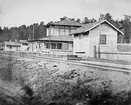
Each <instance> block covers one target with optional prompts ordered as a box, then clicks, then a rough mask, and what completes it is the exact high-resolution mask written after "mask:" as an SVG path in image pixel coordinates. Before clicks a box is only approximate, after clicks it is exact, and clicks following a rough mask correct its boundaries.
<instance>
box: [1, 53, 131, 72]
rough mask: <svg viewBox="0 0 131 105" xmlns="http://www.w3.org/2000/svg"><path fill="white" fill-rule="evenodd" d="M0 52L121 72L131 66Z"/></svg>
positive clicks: (129, 69)
mask: <svg viewBox="0 0 131 105" xmlns="http://www.w3.org/2000/svg"><path fill="white" fill-rule="evenodd" d="M0 54H4V55H6V56H9V57H25V58H30V59H36V60H43V59H44V60H46V61H51V62H63V63H64V62H66V63H68V64H72V65H78V66H84V67H92V68H99V69H102V70H111V71H116V72H123V73H131V66H130V65H122V64H121V65H120V64H118V65H116V64H115V65H114V64H113V63H105V64H104V63H103V62H97V61H92V62H91V61H81V60H80V61H75V60H62V59H58V58H49V57H44V56H37V55H32V54H28V55H21V54H18V55H16V54H13V53H10V54H8V53H7V52H6V53H4V52H2V53H1V52H0Z"/></svg>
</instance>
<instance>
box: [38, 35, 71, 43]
mask: <svg viewBox="0 0 131 105" xmlns="http://www.w3.org/2000/svg"><path fill="white" fill-rule="evenodd" d="M38 40H39V41H66V42H73V38H72V37H71V36H69V35H61V36H50V37H49V36H47V37H45V38H40V39H38Z"/></svg>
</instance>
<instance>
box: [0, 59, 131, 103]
mask: <svg viewBox="0 0 131 105" xmlns="http://www.w3.org/2000/svg"><path fill="white" fill-rule="evenodd" d="M0 62H1V64H0V67H1V71H2V69H3V68H4V70H7V71H8V70H11V71H12V73H10V74H9V73H3V75H1V77H2V76H3V77H8V76H12V80H11V82H8V80H4V81H5V82H3V81H2V82H1V83H4V84H7V83H6V82H8V85H5V87H7V90H8V89H9V88H8V87H12V88H10V89H13V90H17V91H15V92H14V93H13V95H16V94H17V95H18V94H19V95H22V94H24V93H22V92H21V93H19V92H20V90H21V85H22V84H23V83H24V84H25V85H28V86H29V87H31V89H32V90H33V91H34V95H35V96H38V95H39V96H40V97H42V100H44V103H48V102H50V101H51V100H57V99H61V100H62V97H63V96H64V95H65V97H66V98H67V97H71V98H70V99H72V97H75V96H77V95H78V94H75V93H77V92H75V89H76V91H80V92H81V91H82V90H81V89H85V87H86V89H87V88H88V89H89V90H92V91H93V92H94V93H100V92H101V91H105V89H109V90H110V91H112V93H113V94H117V93H120V92H123V91H125V92H128V91H130V89H131V88H130V86H131V84H130V81H131V80H130V76H129V74H124V73H122V72H115V71H110V70H103V69H98V68H93V67H92V68H91V67H82V66H77V65H70V64H67V63H62V62H49V61H45V60H42V61H41V60H36V59H28V58H17V59H16V58H15V59H14V58H13V59H12V58H11V60H10V59H7V58H4V57H3V58H1V60H0ZM9 63H11V64H12V65H11V66H10V67H8V66H9V65H8V64H9ZM9 68H10V69H9ZM3 77H2V78H3ZM21 79H22V81H23V82H21ZM12 84H13V85H12ZM5 87H4V88H5ZM1 89H2V88H1ZM10 89H9V91H12V90H10ZM77 89H78V90H77ZM79 89H80V90H79ZM84 91H85V90H84ZM67 93H68V94H67ZM85 93H86V92H85ZM11 95H12V93H11ZM79 95H80V94H79ZM84 95H85V94H84V93H83V95H82V96H81V97H85V96H84ZM86 95H87V94H86ZM60 97H61V98H60ZM65 97H64V99H65ZM79 98H80V97H79ZM75 99H76V97H75ZM68 100H69V99H68ZM77 100H78V99H77Z"/></svg>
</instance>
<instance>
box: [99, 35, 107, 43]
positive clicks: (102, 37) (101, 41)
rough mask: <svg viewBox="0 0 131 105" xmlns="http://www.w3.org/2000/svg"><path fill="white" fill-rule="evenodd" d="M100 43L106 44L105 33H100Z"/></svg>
mask: <svg viewBox="0 0 131 105" xmlns="http://www.w3.org/2000/svg"><path fill="white" fill-rule="evenodd" d="M100 44H106V35H100Z"/></svg>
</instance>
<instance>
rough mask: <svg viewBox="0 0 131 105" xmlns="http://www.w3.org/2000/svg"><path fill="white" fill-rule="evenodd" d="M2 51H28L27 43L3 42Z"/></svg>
mask: <svg viewBox="0 0 131 105" xmlns="http://www.w3.org/2000/svg"><path fill="white" fill-rule="evenodd" d="M4 45H5V47H4V50H5V51H28V49H29V47H28V42H26V41H19V42H11V41H5V42H4Z"/></svg>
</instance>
